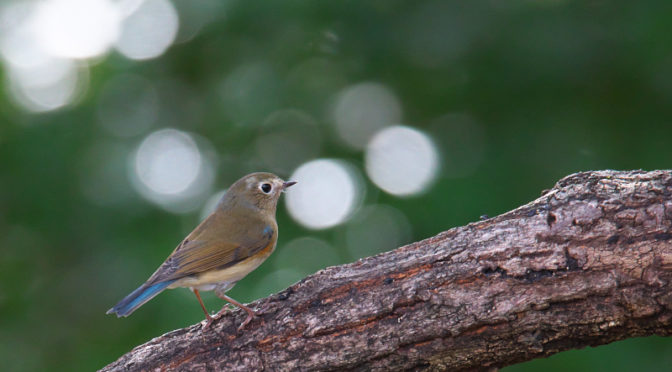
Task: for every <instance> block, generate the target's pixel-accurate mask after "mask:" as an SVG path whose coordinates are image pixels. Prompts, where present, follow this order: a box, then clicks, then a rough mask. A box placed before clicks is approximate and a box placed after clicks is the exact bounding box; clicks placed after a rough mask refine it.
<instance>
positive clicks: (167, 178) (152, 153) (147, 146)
mask: <svg viewBox="0 0 672 372" xmlns="http://www.w3.org/2000/svg"><path fill="white" fill-rule="evenodd" d="M215 161H216V153H215V151H214V149H213V148H212V145H211V144H210V143H209V142H208V141H207V140H206V139H204V138H202V137H200V136H196V135H192V134H189V133H186V132H181V131H178V130H175V129H161V130H158V131H155V132H153V133H151V134H149V135H148V136H147V137H145V139H144V140H143V141H142V142H141V143H140V145H139V146H138V148H137V150H136V151H135V152H134V153H133V156H132V157H131V159H130V163H129V166H130V167H129V171H130V178H131V181H132V184H133V186H134V187H135V189H136V191H137V192H138V193H139V194H140V195H141V196H142V197H144V198H145V199H147V200H149V201H151V202H152V203H155V204H157V205H159V206H161V207H162V208H163V209H165V210H167V211H169V212H173V213H188V212H192V211H194V210H197V209H198V208H201V207H202V206H203V203H205V201H206V199H207V198H208V196H209V195H211V190H212V184H213V181H214V168H215V166H214V163H215Z"/></svg>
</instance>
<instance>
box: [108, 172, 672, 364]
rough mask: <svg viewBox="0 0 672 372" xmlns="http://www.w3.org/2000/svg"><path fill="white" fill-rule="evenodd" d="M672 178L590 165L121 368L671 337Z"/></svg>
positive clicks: (494, 357) (507, 358)
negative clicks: (516, 204) (540, 192)
mask: <svg viewBox="0 0 672 372" xmlns="http://www.w3.org/2000/svg"><path fill="white" fill-rule="evenodd" d="M671 195H672V172H670V171H654V172H642V171H635V172H615V171H600V172H585V173H579V174H574V175H571V176H569V177H566V178H564V179H562V180H561V181H559V182H558V184H557V185H556V186H555V187H554V188H553V189H552V190H550V191H548V192H547V193H546V194H545V195H544V196H542V197H540V198H539V199H537V200H535V201H533V202H531V203H529V204H527V205H524V206H522V207H520V208H518V209H516V210H513V211H511V212H508V213H506V214H503V215H500V216H498V217H495V218H492V219H488V220H486V221H481V222H476V223H471V224H469V225H467V226H463V227H458V228H453V229H450V230H448V231H446V232H443V233H441V234H439V235H437V236H435V237H432V238H429V239H426V240H423V241H420V242H417V243H413V244H410V245H407V246H405V247H401V248H399V249H397V250H395V251H392V252H388V253H384V254H381V255H378V256H375V257H369V258H366V259H362V260H360V261H357V262H355V263H352V264H348V265H342V266H337V267H330V268H327V269H325V270H322V271H319V272H318V273H316V274H314V275H312V276H309V277H308V278H306V279H304V280H302V281H301V282H299V283H297V284H295V285H293V286H291V287H290V288H288V289H286V290H285V291H283V292H281V293H278V294H276V295H273V296H270V297H268V298H265V299H262V300H259V301H257V302H256V303H254V305H256V306H258V307H260V308H262V309H263V310H262V311H261V313H262V315H261V316H259V317H258V318H256V319H255V320H253V321H252V322H251V323H250V324H249V325H248V326H247V328H246V329H245V331H243V332H241V333H237V332H236V327H237V326H238V324H240V322H242V320H243V319H244V317H245V314H244V313H243V312H242V311H239V310H235V311H233V312H232V313H230V314H228V316H225V317H223V318H222V319H221V321H219V322H218V323H216V324H214V327H212V328H211V329H208V330H206V331H202V330H201V328H202V324H203V323H201V324H196V325H193V326H191V327H188V328H184V329H180V330H176V331H173V332H170V333H168V334H165V335H163V336H161V337H158V338H155V339H153V340H152V341H150V342H148V343H146V344H144V345H141V346H138V347H136V348H135V349H133V350H132V351H131V352H129V353H128V354H126V355H124V356H122V357H121V358H120V359H119V360H117V361H116V362H114V363H112V364H110V365H108V366H107V367H105V368H104V370H105V371H120V370H157V369H180V370H211V369H215V370H231V371H253V370H262V369H266V370H367V371H368V370H380V371H388V370H408V369H425V368H428V369H432V370H464V369H486V368H490V367H500V366H505V365H509V364H513V363H517V362H521V361H525V360H529V359H533V358H538V357H543V356H548V355H550V354H553V353H556V352H558V351H561V350H567V349H573V348H581V347H584V346H587V345H599V344H606V343H609V342H612V341H616V340H620V339H624V338H628V337H635V336H645V335H653V334H658V335H670V334H671V333H672V240H670V239H671V238H672V227H671V222H672V197H671Z"/></svg>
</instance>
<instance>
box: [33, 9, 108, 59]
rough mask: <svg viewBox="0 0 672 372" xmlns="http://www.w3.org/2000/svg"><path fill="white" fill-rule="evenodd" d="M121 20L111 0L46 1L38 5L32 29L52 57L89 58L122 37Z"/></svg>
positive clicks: (102, 51)
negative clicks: (120, 33) (120, 31)
mask: <svg viewBox="0 0 672 372" xmlns="http://www.w3.org/2000/svg"><path fill="white" fill-rule="evenodd" d="M120 21H121V14H120V12H119V9H118V7H117V5H116V4H115V3H113V2H112V1H110V0H47V1H42V2H39V3H38V5H37V8H36V11H35V15H34V17H33V20H32V28H33V30H34V32H35V34H36V38H37V41H38V43H39V44H40V45H41V46H42V48H44V50H46V51H47V52H49V53H50V54H52V55H54V56H58V57H66V58H90V57H95V56H99V55H101V54H104V53H105V52H107V51H108V49H109V48H110V47H111V46H112V44H113V43H114V41H115V40H116V39H117V37H118V35H119V24H120Z"/></svg>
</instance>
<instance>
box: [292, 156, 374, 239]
mask: <svg viewBox="0 0 672 372" xmlns="http://www.w3.org/2000/svg"><path fill="white" fill-rule="evenodd" d="M289 179H291V180H293V181H297V182H298V184H297V185H296V186H294V187H292V188H291V189H290V190H289V191H288V192H287V199H286V200H287V210H288V211H289V214H290V215H291V216H292V217H293V218H294V219H295V220H296V221H297V222H299V223H300V224H302V225H303V226H306V227H308V228H311V229H326V228H328V227H332V226H335V225H338V224H340V223H341V222H343V221H345V220H346V219H347V218H348V217H349V216H350V215H351V213H352V212H353V211H354V209H355V207H356V206H357V204H358V202H359V200H360V196H361V187H360V185H361V183H360V182H359V177H358V176H357V175H356V173H355V170H354V169H352V167H350V166H348V165H347V164H346V163H344V162H342V161H338V160H333V159H318V160H313V161H310V162H308V163H305V164H303V165H302V166H300V167H299V168H298V169H297V170H296V171H294V173H293V174H292V176H291V177H290V178H289Z"/></svg>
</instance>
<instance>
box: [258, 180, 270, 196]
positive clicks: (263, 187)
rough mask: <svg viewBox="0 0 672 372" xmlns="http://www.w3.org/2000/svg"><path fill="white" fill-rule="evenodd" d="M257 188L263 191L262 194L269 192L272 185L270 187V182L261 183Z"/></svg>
mask: <svg viewBox="0 0 672 372" xmlns="http://www.w3.org/2000/svg"><path fill="white" fill-rule="evenodd" d="M259 188H260V189H261V191H263V192H264V194H268V193H269V192H271V189H272V188H273V187H271V184H270V183H262V184H261V186H259Z"/></svg>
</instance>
